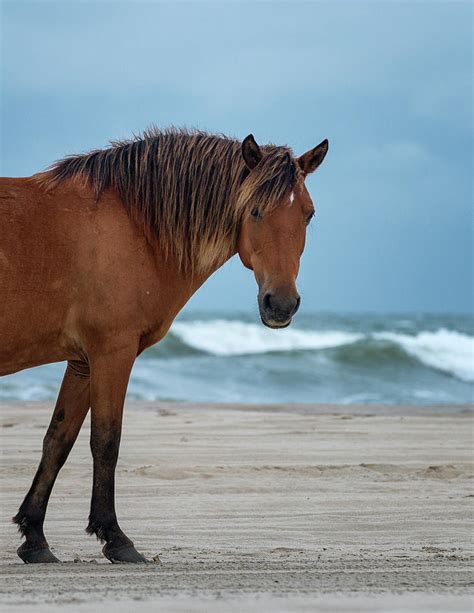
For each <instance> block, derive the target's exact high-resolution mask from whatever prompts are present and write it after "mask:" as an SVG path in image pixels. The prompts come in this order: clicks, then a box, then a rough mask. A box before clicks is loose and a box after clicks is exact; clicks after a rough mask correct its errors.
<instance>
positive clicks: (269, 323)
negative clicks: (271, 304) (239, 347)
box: [260, 315, 291, 330]
mask: <svg viewBox="0 0 474 613" xmlns="http://www.w3.org/2000/svg"><path fill="white" fill-rule="evenodd" d="M260 319H261V320H262V324H263V325H264V326H266V327H267V328H271V329H272V330H279V329H283V328H288V326H289V325H290V324H291V317H290V319H288V321H284V322H281V321H273V320H266V319H264V318H263V317H262V316H261V315H260Z"/></svg>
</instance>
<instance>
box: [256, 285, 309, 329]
mask: <svg viewBox="0 0 474 613" xmlns="http://www.w3.org/2000/svg"><path fill="white" fill-rule="evenodd" d="M300 302H301V298H300V297H299V296H298V295H296V296H286V295H279V294H278V293H272V292H266V293H265V294H263V296H260V295H259V297H258V306H259V309H260V318H261V320H262V323H263V324H264V325H265V326H268V327H269V328H286V327H287V326H289V325H290V323H291V318H292V317H293V315H294V314H295V313H296V311H297V310H298V309H299V306H300Z"/></svg>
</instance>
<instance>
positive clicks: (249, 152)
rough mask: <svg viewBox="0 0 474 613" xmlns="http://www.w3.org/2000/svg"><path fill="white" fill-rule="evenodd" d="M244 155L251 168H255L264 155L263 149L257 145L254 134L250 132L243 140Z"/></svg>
mask: <svg viewBox="0 0 474 613" xmlns="http://www.w3.org/2000/svg"><path fill="white" fill-rule="evenodd" d="M242 157H243V158H244V161H245V163H246V164H247V166H248V167H249V168H250V170H252V168H255V166H256V165H257V164H258V163H259V162H260V160H261V159H262V157H263V154H262V151H261V149H260V147H259V146H258V145H257V142H256V141H255V139H254V137H253V134H249V135H248V136H246V137H245V138H244V140H243V141H242Z"/></svg>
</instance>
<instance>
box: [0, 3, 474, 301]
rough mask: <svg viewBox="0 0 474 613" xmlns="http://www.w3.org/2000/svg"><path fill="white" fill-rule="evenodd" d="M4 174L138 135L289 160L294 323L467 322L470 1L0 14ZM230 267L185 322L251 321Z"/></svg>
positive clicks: (152, 6)
mask: <svg viewBox="0 0 474 613" xmlns="http://www.w3.org/2000/svg"><path fill="white" fill-rule="evenodd" d="M1 71H2V72H1V87H2V107H1V128H2V138H1V156H0V161H1V174H2V175H5V176H27V175H30V174H33V173H35V172H37V171H39V170H41V169H43V168H45V167H46V166H48V165H49V164H50V163H51V162H52V161H53V160H55V159H58V158H60V157H62V156H64V155H66V154H69V153H79V152H82V151H86V150H89V149H92V148H96V147H102V146H105V145H106V144H107V142H108V140H109V139H117V138H123V137H129V136H131V135H132V134H136V133H138V132H140V131H142V130H143V129H145V128H146V127H147V126H149V125H150V124H156V125H158V126H160V127H166V126H169V125H171V124H173V125H176V126H188V127H198V128H202V129H207V130H210V131H216V132H223V133H226V134H229V135H231V136H236V137H238V138H244V137H245V136H246V135H247V134H249V133H253V134H254V135H255V137H256V139H257V141H258V142H260V143H267V142H273V143H276V144H288V145H290V146H291V147H292V148H293V150H294V152H295V154H297V155H299V154H301V153H303V152H304V151H306V150H307V149H310V148H312V147H314V146H315V145H316V144H317V143H319V142H320V141H321V140H323V139H324V138H328V139H329V143H330V150H329V153H328V156H327V158H326V160H325V161H324V163H323V165H322V166H321V167H320V168H319V169H318V171H317V172H316V173H315V174H314V175H312V176H311V177H309V178H308V180H307V185H308V188H309V190H310V193H311V195H312V197H313V200H314V203H315V206H316V210H317V215H316V218H315V220H314V222H313V224H312V227H311V229H310V231H309V234H308V242H307V247H306V250H305V253H304V256H303V258H302V266H301V272H300V276H299V289H300V293H301V296H302V307H301V308H302V309H305V310H306V311H307V312H318V311H343V312H344V311H346V312H438V313H439V312H443V313H445V312H446V313H447V312H452V313H458V312H462V313H467V312H470V311H471V310H472V266H473V259H472V257H473V250H472V161H473V160H472V103H473V100H472V89H471V74H472V5H471V3H470V2H456V1H446V2H428V1H415V0H410V1H409V2H396V1H392V2H384V1H383V0H382V1H377V2H375V1H374V2H356V1H352V2H338V1H334V0H333V1H331V2H304V3H303V2H298V1H295V0H292V1H291V2H276V1H273V2H225V1H222V0H221V1H220V2H197V1H194V2H131V1H129V2H123V1H106V0H103V1H100V2H99V1H96V2H82V1H68V2H43V1H41V0H39V1H36V2H28V1H22V0H17V1H15V2H8V1H4V2H3V3H2V60H1ZM256 291H257V290H256V285H255V281H254V279H253V276H252V273H251V272H249V271H248V270H246V269H244V268H243V266H242V265H241V263H240V261H239V260H238V258H234V259H233V260H231V261H230V262H229V263H228V264H226V265H225V266H224V267H223V268H222V269H221V270H220V271H218V272H217V273H216V274H215V275H214V276H213V277H212V278H211V279H210V280H209V281H208V282H207V284H206V285H205V286H204V287H203V288H201V290H200V291H199V292H198V293H197V294H196V296H194V297H193V299H192V300H191V302H190V303H189V305H188V307H187V309H188V310H193V309H195V310H211V311H222V310H231V309H239V310H245V311H248V310H249V309H255V304H256Z"/></svg>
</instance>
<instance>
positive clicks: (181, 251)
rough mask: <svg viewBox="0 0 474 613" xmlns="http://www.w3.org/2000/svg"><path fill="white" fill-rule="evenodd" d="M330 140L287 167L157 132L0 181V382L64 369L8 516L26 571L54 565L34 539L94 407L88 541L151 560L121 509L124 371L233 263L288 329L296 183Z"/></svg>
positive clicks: (253, 153) (213, 139) (268, 315)
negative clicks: (25, 485)
mask: <svg viewBox="0 0 474 613" xmlns="http://www.w3.org/2000/svg"><path fill="white" fill-rule="evenodd" d="M327 150H328V141H327V140H323V141H322V142H321V143H320V144H319V145H317V146H316V147H314V148H313V149H310V150H309V151H307V152H306V153H304V154H303V155H301V156H300V157H295V156H294V154H293V152H292V150H291V149H290V148H289V147H287V146H276V145H273V144H270V145H264V146H259V145H258V144H257V142H256V141H255V138H254V137H253V135H252V134H249V135H248V136H247V137H246V138H245V139H244V140H243V141H242V142H240V141H239V140H237V139H233V138H229V137H226V136H224V135H221V134H211V133H207V132H203V131H198V130H182V129H177V128H170V129H167V130H159V129H158V128H155V127H154V128H151V129H149V130H147V131H145V132H144V133H143V134H142V135H139V136H136V137H134V138H132V139H130V140H124V141H111V143H110V146H108V147H106V148H105V149H99V150H95V151H91V152H89V153H86V154H81V155H72V156H69V157H66V158H64V159H62V160H60V161H57V162H56V163H54V164H53V165H52V166H50V167H49V168H47V169H46V170H45V171H42V172H39V173H37V174H34V175H32V176H30V177H22V178H1V179H0V219H1V223H0V291H1V296H2V299H1V301H0V338H1V346H0V375H6V374H10V373H14V372H16V371H19V370H22V369H25V368H31V367H34V366H38V365H40V364H46V363H51V362H59V361H66V362H67V365H66V370H65V374H64V378H63V381H62V384H61V387H60V391H59V395H58V398H57V402H56V405H55V408H54V411H53V415H52V418H51V422H50V424H49V427H48V429H47V432H46V435H45V437H44V441H43V448H42V455H41V460H40V463H39V466H38V469H37V472H36V474H35V477H34V479H33V482H32V485H31V488H30V489H29V491H28V493H27V494H26V497H25V499H24V500H23V502H22V504H21V506H20V507H19V510H18V513H17V514H16V515H15V517H14V518H13V522H15V523H16V524H17V526H18V530H19V532H20V534H21V535H22V536H23V537H24V541H23V543H22V544H21V546H20V547H19V549H18V551H17V553H18V555H19V557H20V558H21V559H22V560H23V561H24V562H25V563H52V562H59V561H60V560H58V558H56V556H55V555H54V554H53V553H52V552H51V550H50V548H49V545H48V542H47V540H46V537H45V535H44V531H43V523H44V518H45V514H46V508H47V505H48V501H49V498H50V495H51V491H52V489H53V485H54V483H55V480H56V478H57V476H58V473H59V471H60V469H61V467H62V466H63V464H64V463H65V461H66V459H67V457H68V454H69V452H70V451H71V448H72V446H73V445H74V442H75V440H76V437H77V435H78V433H79V430H80V428H81V426H82V423H83V421H84V419H85V417H86V415H87V413H88V412H89V409H90V411H91V436H90V447H91V451H92V458H93V489H92V499H91V506H90V514H89V521H88V526H87V528H86V531H87V533H89V534H90V535H96V537H97V538H98V540H99V541H101V543H103V544H104V545H103V549H102V552H103V554H104V555H105V557H106V558H108V560H110V561H111V562H113V563H120V562H125V563H145V562H147V560H146V558H145V557H144V556H143V555H142V554H141V553H140V552H138V551H137V550H136V549H135V547H134V544H133V542H132V541H131V539H130V538H129V537H128V536H126V534H125V533H124V532H123V531H122V530H121V528H120V526H119V523H118V520H117V515H116V512H115V500H114V498H115V496H114V484H115V467H116V463H117V458H118V454H119V444H120V437H121V428H122V413H123V406H124V400H125V395H126V390H127V385H128V381H129V376H130V372H131V369H132V366H133V363H134V361H135V359H136V358H137V356H138V355H139V354H140V353H141V352H142V351H143V350H144V349H146V348H147V347H150V346H151V345H153V344H154V343H157V342H159V341H160V340H161V339H162V338H163V337H164V336H165V335H166V333H167V331H168V329H169V328H170V326H171V324H172V322H173V320H174V319H175V317H176V315H177V314H178V312H179V311H180V310H181V309H182V308H183V306H184V305H185V304H186V302H187V301H188V300H189V299H190V297H191V296H192V295H193V294H194V292H196V290H197V289H198V288H199V287H200V286H201V285H202V284H203V283H204V282H205V281H206V279H207V278H208V277H209V276H210V275H211V274H212V273H213V272H215V271H216V270H217V269H218V268H220V267H221V266H222V265H223V264H224V263H225V262H226V261H227V260H229V259H230V258H231V257H232V256H234V255H236V254H237V253H238V254H239V256H240V259H241V260H242V263H243V265H244V266H245V267H247V268H248V269H250V270H251V271H253V273H254V276H255V279H256V282H257V285H258V307H259V312H260V317H261V320H262V323H263V324H264V325H266V326H268V327H270V328H284V327H286V326H288V325H289V324H290V322H291V320H292V317H293V315H294V314H295V313H296V311H297V310H298V307H299V305H300V297H299V295H298V292H297V289H296V277H297V275H298V270H299V265H300V257H301V254H302V252H303V249H304V245H305V236H306V226H307V225H308V223H309V221H310V220H311V218H312V216H313V215H314V206H313V203H312V200H311V197H310V195H309V193H308V190H307V188H306V186H305V177H306V176H307V175H308V174H309V173H311V172H313V171H314V170H316V168H317V167H318V166H319V165H320V164H321V162H322V161H323V159H324V157H325V155H326V153H327Z"/></svg>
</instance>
